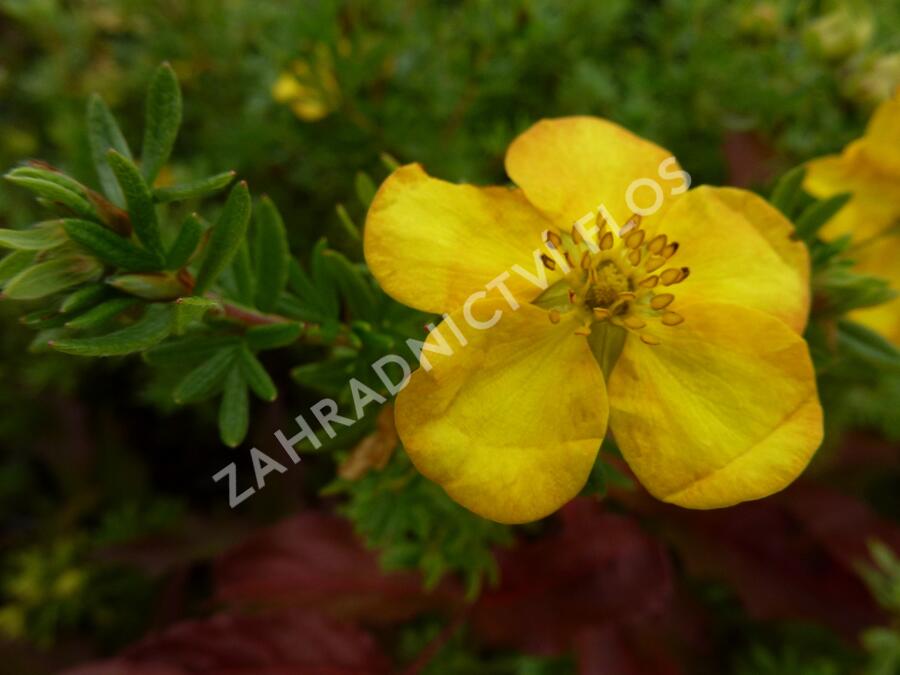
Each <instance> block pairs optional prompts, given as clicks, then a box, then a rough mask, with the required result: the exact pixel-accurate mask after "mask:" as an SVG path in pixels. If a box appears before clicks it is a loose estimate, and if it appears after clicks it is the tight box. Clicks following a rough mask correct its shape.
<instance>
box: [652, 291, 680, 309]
mask: <svg viewBox="0 0 900 675" xmlns="http://www.w3.org/2000/svg"><path fill="white" fill-rule="evenodd" d="M674 299H675V296H674V295H672V294H671V293H660V294H659V295H654V296H653V298H652V299H651V300H650V306H651V307H652V308H653V309H663V308H664V307H668V306H669V305H671V304H672V301H673V300H674Z"/></svg>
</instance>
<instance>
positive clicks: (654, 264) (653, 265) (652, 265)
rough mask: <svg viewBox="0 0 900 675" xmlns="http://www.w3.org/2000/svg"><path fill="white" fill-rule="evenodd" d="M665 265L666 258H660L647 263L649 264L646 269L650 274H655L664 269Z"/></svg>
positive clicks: (645, 266)
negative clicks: (661, 268)
mask: <svg viewBox="0 0 900 675" xmlns="http://www.w3.org/2000/svg"><path fill="white" fill-rule="evenodd" d="M665 264H666V259H665V258H660V257H656V258H650V259H649V260H648V261H647V264H646V265H644V269H646V270H647V271H648V272H655V271H656V270H658V269H659V268H660V267H662V266H663V265H665Z"/></svg>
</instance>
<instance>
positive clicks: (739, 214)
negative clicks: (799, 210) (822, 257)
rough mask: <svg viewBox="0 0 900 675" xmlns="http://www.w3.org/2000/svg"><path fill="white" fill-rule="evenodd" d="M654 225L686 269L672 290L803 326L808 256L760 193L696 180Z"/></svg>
mask: <svg viewBox="0 0 900 675" xmlns="http://www.w3.org/2000/svg"><path fill="white" fill-rule="evenodd" d="M658 230H659V231H660V232H664V233H665V234H666V235H667V236H668V238H669V240H670V241H677V242H678V244H679V248H678V252H677V253H676V254H675V256H674V257H673V258H672V260H671V264H672V265H675V266H678V267H682V266H686V267H688V268H689V269H690V277H688V279H687V280H686V281H684V282H683V283H681V284H679V285H678V286H676V287H675V288H676V289H677V290H675V291H674V293H675V295H676V297H677V298H678V300H679V302H682V303H690V302H695V301H699V300H703V301H712V302H727V303H732V304H735V305H741V306H745V307H752V308H754V309H758V310H761V311H764V312H767V313H769V314H771V315H773V316H776V317H778V318H779V319H781V320H782V321H784V322H785V323H787V324H788V325H789V326H791V327H792V328H793V329H794V330H795V331H797V332H802V331H803V328H804V327H805V326H806V319H807V316H808V314H809V256H808V253H807V250H806V247H805V246H804V245H803V244H802V243H800V242H796V241H792V240H791V239H790V237H791V235H792V234H793V232H794V227H793V225H792V224H791V223H790V221H788V220H787V219H786V218H785V217H784V216H782V215H781V214H780V213H779V212H778V211H777V210H776V209H775V208H774V207H773V206H771V205H769V204H768V203H767V202H766V201H765V200H764V199H762V198H761V197H758V196H757V195H754V194H753V193H751V192H747V191H746V190H739V189H736V188H711V187H706V186H703V187H699V188H697V189H695V190H691V191H690V192H688V193H687V194H686V195H685V196H684V197H681V198H680V199H678V200H677V201H676V202H675V203H674V204H673V205H672V208H671V209H669V211H667V212H666V214H665V215H664V217H663V218H662V220H661V221H660V222H659V223H658Z"/></svg>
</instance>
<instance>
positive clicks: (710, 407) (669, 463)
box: [609, 303, 822, 509]
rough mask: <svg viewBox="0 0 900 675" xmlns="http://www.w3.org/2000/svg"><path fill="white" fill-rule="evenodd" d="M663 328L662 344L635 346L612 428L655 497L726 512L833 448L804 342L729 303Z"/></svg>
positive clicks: (614, 393) (629, 346) (656, 329)
mask: <svg viewBox="0 0 900 675" xmlns="http://www.w3.org/2000/svg"><path fill="white" fill-rule="evenodd" d="M678 313H679V314H681V315H683V316H684V317H685V321H684V323H682V324H680V325H679V326H675V327H665V326H660V325H659V324H657V323H653V324H651V325H650V326H648V329H647V330H648V331H650V332H651V335H653V336H654V337H656V338H657V339H658V340H659V341H660V344H659V345H656V346H649V345H646V344H644V343H642V342H641V341H640V340H635V339H633V338H630V339H629V340H628V341H627V343H626V345H625V349H624V351H623V353H622V356H621V358H620V359H619V362H618V363H617V364H616V367H615V369H614V370H613V373H612V375H611V377H610V381H609V396H610V407H611V411H610V428H611V429H612V432H613V435H614V437H615V439H616V441H617V442H618V444H619V447H620V449H621V450H622V454H623V455H624V457H625V459H626V460H627V461H628V464H629V466H631V468H632V470H634V472H635V474H636V475H637V477H638V479H639V480H640V481H641V483H642V484H643V485H644V487H646V488H647V489H648V490H649V491H650V492H651V493H652V494H653V495H654V496H656V497H657V498H659V499H662V500H664V501H668V502H672V503H674V504H678V505H680V506H686V507H689V508H700V509H706V508H717V507H722V506H729V505H732V504H736V503H738V502H742V501H745V500H749V499H758V498H761V497H765V496H767V495H769V494H772V493H774V492H777V491H778V490H781V489H782V488H784V487H785V486H787V485H788V484H789V483H790V482H791V481H793V480H794V479H795V478H796V477H797V476H798V475H799V474H800V472H802V471H803V469H804V468H805V467H806V465H807V463H808V462H809V460H810V459H811V457H812V456H813V454H814V453H815V451H816V449H817V448H818V447H819V443H820V442H821V439H822V409H821V407H820V405H819V401H818V397H817V394H816V381H815V374H814V371H813V366H812V363H811V361H810V357H809V352H808V349H807V346H806V343H805V342H804V341H803V339H802V338H801V337H800V336H799V335H797V333H795V332H794V331H793V330H791V329H790V328H789V327H788V326H787V325H786V324H784V323H783V322H781V321H779V320H778V319H776V318H774V317H772V316H770V315H768V314H765V313H763V312H759V311H756V310H753V309H749V308H744V307H738V306H735V305H727V304H722V303H697V304H693V305H690V306H687V307H679V308H678Z"/></svg>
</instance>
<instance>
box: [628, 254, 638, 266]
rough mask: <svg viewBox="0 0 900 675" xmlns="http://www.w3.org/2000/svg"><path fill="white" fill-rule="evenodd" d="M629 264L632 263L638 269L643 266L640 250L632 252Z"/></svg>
mask: <svg viewBox="0 0 900 675" xmlns="http://www.w3.org/2000/svg"><path fill="white" fill-rule="evenodd" d="M628 262H630V263H631V264H632V265H633V266H634V267H637V266H638V265H640V264H641V252H640V251H639V250H638V251H632V252H631V253H629V254H628Z"/></svg>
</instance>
